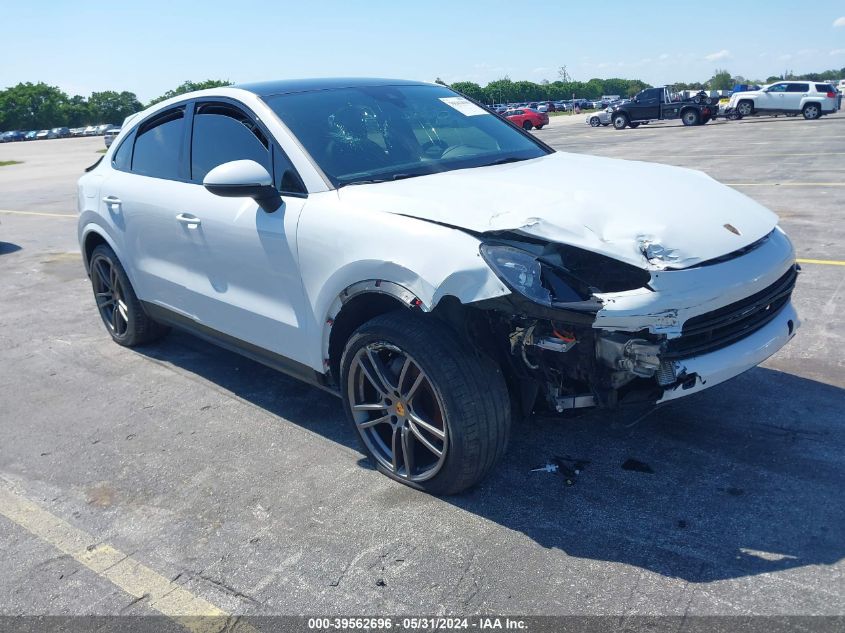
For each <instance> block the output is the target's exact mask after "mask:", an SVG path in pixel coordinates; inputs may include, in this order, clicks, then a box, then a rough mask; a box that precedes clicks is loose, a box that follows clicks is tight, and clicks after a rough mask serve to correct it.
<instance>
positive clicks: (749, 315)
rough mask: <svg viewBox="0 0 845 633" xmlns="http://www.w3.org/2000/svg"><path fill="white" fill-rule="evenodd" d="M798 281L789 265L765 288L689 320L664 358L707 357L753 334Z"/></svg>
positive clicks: (772, 314)
mask: <svg viewBox="0 0 845 633" xmlns="http://www.w3.org/2000/svg"><path fill="white" fill-rule="evenodd" d="M797 278H798V270H797V268H796V267H795V266H792V267H791V268H790V269H789V270H788V271H786V273H784V275H783V276H782V277H781V278H780V279H778V280H777V281H776V282H775V283H773V284H772V285H771V286H769V287H768V288H766V289H764V290H761V291H760V292H758V293H756V294H753V295H751V296H750V297H746V298H745V299H742V300H740V301H737V302H736V303H732V304H730V305H727V306H725V307H724V308H719V309H718V310H714V311H713V312H707V313H706V314H701V315H699V316H696V317H693V318H691V319H689V320H688V321H687V322H686V323H684V328H683V330H682V333H681V336H680V337H679V338H676V339H672V340H671V341H669V343H668V346H667V349H666V353H665V354H664V355H663V358H664V359H678V358H687V357H689V356H697V355H699V354H706V353H708V352H713V351H715V350H717V349H721V348H722V347H726V346H727V345H730V344H731V343H734V342H735V341H738V340H739V339H742V338H745V337H746V336H748V335H749V334H752V333H753V332H756V331H757V330H759V329H760V328H761V327H763V326H764V325H766V324H767V323H768V322H769V321H771V320H772V319H774V318H775V317H776V316H777V314H778V312H780V310H781V308H783V307H784V306H785V305H786V304H787V302H789V297H790V296H791V295H792V290H793V288H795V280H796V279H797Z"/></svg>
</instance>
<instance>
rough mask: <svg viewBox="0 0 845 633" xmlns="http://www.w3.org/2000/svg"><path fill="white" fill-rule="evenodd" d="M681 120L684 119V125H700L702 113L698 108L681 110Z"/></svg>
mask: <svg viewBox="0 0 845 633" xmlns="http://www.w3.org/2000/svg"><path fill="white" fill-rule="evenodd" d="M681 121H683V123H684V125H698V124H699V123H701V115H700V114H699V113H698V110H693V109H692V108H690V109H688V110H684V111H683V112H681Z"/></svg>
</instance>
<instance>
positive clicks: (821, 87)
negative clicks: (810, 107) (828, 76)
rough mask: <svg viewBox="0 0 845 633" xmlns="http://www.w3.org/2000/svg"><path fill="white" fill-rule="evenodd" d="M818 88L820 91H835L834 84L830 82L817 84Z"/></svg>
mask: <svg viewBox="0 0 845 633" xmlns="http://www.w3.org/2000/svg"><path fill="white" fill-rule="evenodd" d="M816 90H817V91H818V92H833V86H831V85H829V84H816Z"/></svg>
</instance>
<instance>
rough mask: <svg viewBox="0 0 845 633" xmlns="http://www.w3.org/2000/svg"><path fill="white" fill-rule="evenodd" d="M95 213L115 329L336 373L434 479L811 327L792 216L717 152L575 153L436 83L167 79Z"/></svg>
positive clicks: (295, 371) (87, 250)
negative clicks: (564, 419)
mask: <svg viewBox="0 0 845 633" xmlns="http://www.w3.org/2000/svg"><path fill="white" fill-rule="evenodd" d="M622 201H624V204H621V202H622ZM681 201H683V202H681ZM79 211H80V215H79V241H80V244H81V247H82V252H83V255H84V260H85V266H86V269H87V271H88V273H89V276H90V278H91V283H92V286H93V290H94V296H95V299H96V305H97V308H98V310H99V313H100V316H101V317H102V320H103V322H104V323H105V326H106V328H107V330H108V332H109V333H110V334H111V336H112V338H113V339H114V340H115V341H116V342H117V343H119V344H121V345H126V346H134V345H141V344H145V343H149V342H151V341H154V340H156V339H158V338H159V337H161V336H162V335H163V334H164V333H165V332H166V331H167V329H168V328H169V327H178V328H183V329H185V330H188V331H190V332H192V333H193V334H195V335H197V336H200V337H203V338H205V339H207V340H209V341H212V342H214V343H216V344H219V345H222V346H224V347H227V348H229V349H232V350H236V351H238V352H240V353H242V354H244V355H246V356H248V357H251V358H253V359H256V360H258V361H260V362H262V363H265V364H267V365H270V366H272V367H275V368H278V369H280V370H282V371H284V372H287V373H289V374H292V375H294V376H296V377H298V378H301V379H303V380H307V381H309V382H311V383H313V384H315V385H318V386H320V387H322V388H324V389H328V390H330V391H332V392H333V393H335V394H337V395H338V396H340V398H341V399H342V401H343V403H344V407H345V409H346V412H347V414H348V417H349V419H350V420H351V422H352V423H353V424H354V427H355V429H356V430H357V433H358V435H359V436H360V438H361V440H362V444H363V447H364V449H365V451H366V452H367V454H368V455H369V456H370V457H371V458H372V460H373V461H374V463H375V464H376V466H377V467H378V469H379V470H380V471H381V472H383V473H384V474H386V475H388V476H389V477H392V478H393V479H396V480H397V481H400V482H402V483H405V484H408V485H410V486H413V487H416V488H419V489H423V490H426V491H429V492H431V493H435V494H450V493H456V492H459V491H461V490H464V489H466V488H468V487H469V486H472V485H473V484H475V483H476V482H478V481H479V480H480V479H482V478H483V477H484V476H485V474H487V473H488V472H489V471H490V469H491V468H492V467H493V465H494V464H495V463H496V461H497V459H499V458H500V457H501V456H502V454H503V452H504V451H505V447H506V445H507V440H508V433H509V428H510V424H511V419H512V417H513V416H515V415H519V416H525V415H528V414H530V413H531V412H532V411H534V410H535V409H537V408H545V409H546V410H549V411H552V412H555V411H557V412H563V411H565V410H567V409H571V408H576V407H586V406H599V407H607V408H613V407H620V406H625V405H627V404H633V403H639V404H648V403H651V404H656V403H663V402H667V401H669V400H672V399H674V398H679V397H682V396H685V395H689V394H693V393H696V392H698V391H700V390H702V389H706V388H708V387H712V386H713V385H716V384H718V383H720V382H722V381H724V380H727V379H729V378H731V377H733V376H736V375H737V374H739V373H741V372H743V371H745V370H747V369H749V368H751V367H754V366H755V365H757V364H758V363H760V362H762V361H763V360H764V359H766V358H767V357H768V356H770V355H771V354H773V353H774V352H776V351H777V350H778V349H779V348H780V347H782V346H783V345H784V344H785V343H786V342H787V341H788V340H789V339H790V338H791V337H792V336H793V335H794V334H795V331H796V328H797V327H798V319H797V316H796V313H795V310H794V308H793V307H792V303H791V300H790V297H791V293H792V289H793V287H794V285H795V281H796V277H797V266H796V264H795V256H794V252H793V248H792V245H791V243H790V241H789V239H788V238H787V237H786V235H785V234H784V233H783V231H782V230H781V229H780V228H779V227H778V226H777V217H776V216H775V215H774V214H773V213H771V212H770V211H768V210H767V209H765V208H764V207H762V206H760V205H759V204H757V203H756V202H754V201H752V200H750V199H749V198H747V197H745V196H743V195H741V194H740V193H738V192H736V191H734V190H732V189H730V188H728V187H725V186H723V185H720V184H719V183H717V182H716V181H714V180H713V179H711V178H710V177H708V176H706V175H705V174H703V173H700V172H697V171H691V170H688V169H680V168H676V167H668V166H664V165H657V164H649V163H643V162H628V161H623V160H612V159H607V158H598V157H594V156H588V155H579V154H567V153H561V152H556V151H554V150H553V149H552V148H550V147H548V146H547V145H545V144H543V143H542V142H540V141H539V140H537V139H536V138H535V137H534V136H532V135H531V134H530V133H526V132H524V131H523V130H520V129H519V128H517V127H516V126H514V125H512V124H510V123H508V122H507V121H505V120H503V119H502V118H500V117H498V116H496V115H494V114H491V113H490V112H489V111H487V110H485V109H483V108H481V107H479V106H478V105H477V104H476V103H474V102H472V101H470V100H468V99H465V98H464V97H462V96H460V95H458V94H456V93H455V92H453V91H451V90H449V89H448V88H446V87H444V86H441V85H436V84H426V83H420V82H412V81H396V80H381V79H375V80H373V79H319V80H301V81H278V82H269V83H261V84H252V85H242V86H235V87H229V88H215V89H211V90H204V91H200V92H194V93H190V94H185V95H181V96H179V97H175V98H172V99H170V100H168V101H164V102H162V103H158V104H156V105H155V106H152V107H151V108H149V109H147V110H145V111H144V112H142V113H140V114H139V115H137V116H135V117H133V118H132V119H131V120H130V121H129V122H127V124H126V125H125V126H124V127H123V129H122V131H121V132H120V134H119V136H118V137H117V138H116V139H115V141H114V143H113V144H112V146H111V147H110V148H109V150H108V153H107V154H105V156H104V157H103V159H102V160H101V161H100V162H99V163H98V164H96V165H94V166H92V167H91V168H89V169H88V171H87V173H86V174H85V175H84V176H83V177H82V178H81V179H80V181H79Z"/></svg>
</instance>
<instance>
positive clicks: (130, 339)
mask: <svg viewBox="0 0 845 633" xmlns="http://www.w3.org/2000/svg"><path fill="white" fill-rule="evenodd" d="M89 270H90V271H91V288H92V289H93V291H94V301H95V302H96V303H97V310H98V311H99V313H100V318H101V319H102V320H103V325H105V326H106V331H108V333H109V335H111V337H112V340H114V342H115V343H117V344H118V345H123V346H125V347H135V346H136V345H143V344H144V343H151V342H153V341H155V340H157V339H159V338H161V337H162V336H164V335H165V334H167V332H168V328H166V327H164V326H162V325H160V324H158V323H156V322H155V321H153V320H152V319H151V318H150V317H148V316H147V314H146V313H145V312H144V309H143V307H142V306H141V302H140V301H139V300H138V297H137V296H136V295H135V290H134V289H133V288H132V284H131V283H130V282H129V277H128V276H127V275H126V271H125V270H124V268H123V265H122V264H121V263H120V260H119V259H118V258H117V255H115V253H114V251H113V250H112V249H111V248H110V247H109V246H106V245H105V244H100V245H99V246H97V247H96V248H95V249H94V252H93V253H91V262H90V264H89Z"/></svg>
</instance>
